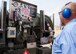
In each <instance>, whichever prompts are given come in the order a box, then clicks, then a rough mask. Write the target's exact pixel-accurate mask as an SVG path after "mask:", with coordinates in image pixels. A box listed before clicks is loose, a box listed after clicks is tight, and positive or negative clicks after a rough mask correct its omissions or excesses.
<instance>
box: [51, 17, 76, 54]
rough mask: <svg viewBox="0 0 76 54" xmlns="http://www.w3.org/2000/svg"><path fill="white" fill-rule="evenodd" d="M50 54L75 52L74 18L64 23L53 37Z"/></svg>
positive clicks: (75, 25)
mask: <svg viewBox="0 0 76 54" xmlns="http://www.w3.org/2000/svg"><path fill="white" fill-rule="evenodd" d="M52 54H76V18H74V19H72V20H71V21H70V22H69V23H68V24H66V26H65V27H64V29H63V30H62V31H61V33H60V34H59V36H58V37H56V38H55V39H54V42H53V46H52Z"/></svg>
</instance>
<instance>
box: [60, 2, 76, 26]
mask: <svg viewBox="0 0 76 54" xmlns="http://www.w3.org/2000/svg"><path fill="white" fill-rule="evenodd" d="M64 10H65V11H64ZM67 10H68V11H70V12H71V13H69V14H70V16H69V17H68V16H66V15H68V14H65V12H66V11H67ZM68 11H67V12H68ZM59 15H60V20H61V25H66V24H67V23H68V22H69V21H70V20H72V19H73V18H76V3H74V2H69V3H67V4H66V5H65V6H64V7H63V8H62V10H61V11H60V13H59Z"/></svg>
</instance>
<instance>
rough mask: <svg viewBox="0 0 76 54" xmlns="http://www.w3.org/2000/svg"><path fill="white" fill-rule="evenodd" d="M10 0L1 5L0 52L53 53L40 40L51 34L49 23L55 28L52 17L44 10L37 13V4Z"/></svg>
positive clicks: (4, 53)
mask: <svg viewBox="0 0 76 54" xmlns="http://www.w3.org/2000/svg"><path fill="white" fill-rule="evenodd" d="M8 2H9V10H7V8H8V7H7V6H8V5H7V4H8ZM8 2H7V1H3V2H2V6H1V7H0V54H26V53H24V52H28V53H27V54H51V49H50V48H45V47H44V48H42V46H41V40H40V39H41V37H43V36H45V37H48V36H49V35H50V32H51V31H50V30H49V29H48V25H47V24H49V26H50V27H51V30H52V31H53V30H54V26H53V23H52V21H51V18H50V17H49V16H47V15H44V11H43V10H40V13H37V5H34V4H31V3H28V2H24V1H19V0H10V1H8ZM53 34H54V32H52V36H53ZM43 49H45V50H43ZM43 51H44V52H45V51H47V52H45V53H44V52H43Z"/></svg>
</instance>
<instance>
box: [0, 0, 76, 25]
mask: <svg viewBox="0 0 76 54" xmlns="http://www.w3.org/2000/svg"><path fill="white" fill-rule="evenodd" d="M7 1H8V0H7ZM23 1H26V2H29V3H32V4H35V5H37V10H38V11H37V12H38V13H40V10H44V14H46V15H48V16H50V18H51V19H52V15H53V13H54V15H55V16H54V19H55V21H54V22H55V25H60V20H59V15H58V12H59V11H60V10H61V8H62V7H63V6H64V5H65V4H66V3H68V2H76V0H23ZM0 4H1V0H0Z"/></svg>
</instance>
